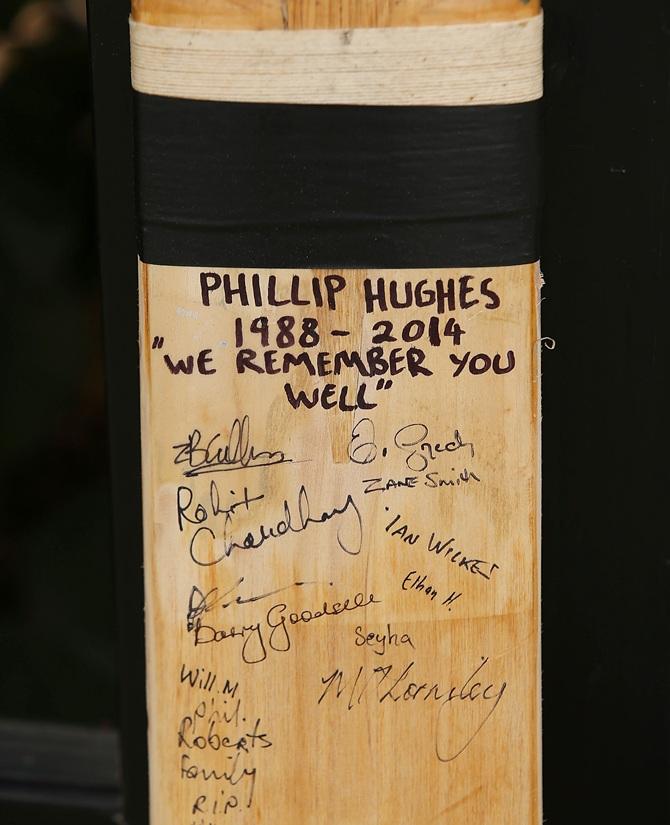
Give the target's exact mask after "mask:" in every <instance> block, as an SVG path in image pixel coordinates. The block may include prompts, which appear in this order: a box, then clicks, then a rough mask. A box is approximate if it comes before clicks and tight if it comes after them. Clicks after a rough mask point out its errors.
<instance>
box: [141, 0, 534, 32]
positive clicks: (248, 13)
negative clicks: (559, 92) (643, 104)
mask: <svg viewBox="0 0 670 825" xmlns="http://www.w3.org/2000/svg"><path fill="white" fill-rule="evenodd" d="M132 10H133V17H134V19H135V20H139V21H141V22H143V23H151V24H153V25H154V26H181V27H184V28H205V29H207V28H224V29H328V28H354V27H362V26H442V25H447V24H451V23H475V22H490V21H494V20H519V19H522V18H524V17H532V16H533V15H535V14H538V12H539V10H540V2H539V0H528V2H525V0H401V2H398V0H132Z"/></svg>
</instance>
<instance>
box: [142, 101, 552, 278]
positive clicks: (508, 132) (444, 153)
mask: <svg viewBox="0 0 670 825" xmlns="http://www.w3.org/2000/svg"><path fill="white" fill-rule="evenodd" d="M135 100H136V129H137V138H136V151H137V166H138V176H139V181H138V193H139V203H138V214H139V220H140V227H139V230H140V232H139V243H140V257H141V259H142V260H143V261H145V262H147V263H154V264H168V265H170V264H171V265H193V266H206V265H214V264H223V263H225V264H226V265H242V264H244V265H248V264H249V262H251V263H253V265H254V266H259V267H263V266H265V267H273V266H276V267H280V266H289V267H361V268H364V267H425V266H435V267H438V266H439V267H444V266H505V265H514V264H522V263H529V262H531V261H535V260H537V258H538V250H537V242H536V241H537V213H538V203H539V186H538V129H537V126H538V103H537V102H530V103H519V104H507V105H490V106H447V107H435V106H324V105H290V104H266V103H263V104H259V103H223V102H216V101H201V100H185V99H179V98H167V97H158V96H154V95H146V94H141V93H136V94H135Z"/></svg>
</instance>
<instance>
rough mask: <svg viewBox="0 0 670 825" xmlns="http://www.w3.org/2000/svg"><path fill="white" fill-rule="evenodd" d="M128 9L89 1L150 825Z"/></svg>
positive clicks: (118, 499)
mask: <svg viewBox="0 0 670 825" xmlns="http://www.w3.org/2000/svg"><path fill="white" fill-rule="evenodd" d="M129 13H130V8H129V4H128V3H127V2H124V1H122V0H89V2H88V21H89V41H90V53H91V68H92V76H93V112H94V128H95V145H96V155H97V162H96V165H97V206H98V246H99V252H100V273H101V277H102V285H103V307H104V327H105V347H106V367H107V398H108V413H109V443H110V456H111V473H112V498H113V507H114V525H113V532H114V545H115V562H116V592H117V605H118V623H119V648H120V663H119V664H120V667H119V672H120V674H121V684H120V686H119V691H120V703H121V719H122V758H123V792H124V810H125V820H126V822H127V823H128V825H145V823H146V822H148V763H147V740H146V730H147V717H146V703H145V664H144V586H143V571H142V496H141V466H140V447H141V441H140V419H139V352H138V306H137V252H136V249H137V245H136V238H135V200H134V199H135V195H134V170H133V126H132V123H133V116H132V115H133V113H132V94H131V86H130V54H129V38H128V15H129Z"/></svg>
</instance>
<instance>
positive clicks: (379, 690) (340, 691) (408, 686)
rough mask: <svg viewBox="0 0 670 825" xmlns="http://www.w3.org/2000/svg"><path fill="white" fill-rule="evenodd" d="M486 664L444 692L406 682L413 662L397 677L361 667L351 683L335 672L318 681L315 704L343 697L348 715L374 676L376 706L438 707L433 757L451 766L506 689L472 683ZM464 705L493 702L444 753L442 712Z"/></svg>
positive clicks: (390, 670)
mask: <svg viewBox="0 0 670 825" xmlns="http://www.w3.org/2000/svg"><path fill="white" fill-rule="evenodd" d="M488 662H489V659H488V656H482V657H481V662H480V664H479V665H478V666H477V667H476V668H475V670H474V671H473V672H472V673H471V674H470V676H468V678H467V679H466V680H465V682H463V684H461V685H450V686H449V687H448V688H447V687H443V686H442V685H440V683H439V682H433V681H432V680H430V682H432V684H430V682H414V681H408V680H409V677H410V675H412V676H413V673H412V670H413V668H414V665H415V662H409V664H407V665H406V666H405V667H404V669H403V670H402V671H401V672H400V673H399V675H398V671H399V668H397V669H394V668H395V666H394V665H378V666H377V667H375V668H371V669H368V670H370V671H371V672H366V668H365V667H363V666H361V667H359V668H358V672H357V673H356V676H355V678H354V679H353V681H352V680H351V679H350V680H349V681H346V679H345V675H344V671H342V670H341V669H340V668H337V669H336V670H334V671H333V672H332V673H331V674H329V675H328V676H324V677H322V678H321V684H322V685H324V688H323V690H322V692H321V695H320V696H319V698H318V700H317V704H319V705H320V704H321V702H323V701H324V700H325V699H326V698H332V699H333V701H335V700H337V699H339V698H340V697H341V696H342V695H345V697H346V700H347V704H346V708H347V710H349V711H350V710H352V709H353V708H354V707H356V706H357V705H360V704H361V700H362V698H363V696H364V695H367V696H369V692H368V688H369V686H370V684H371V682H373V680H374V677H375V676H376V677H377V680H376V683H375V687H376V696H375V699H376V701H378V702H379V704H380V705H381V704H384V702H386V701H390V702H394V703H398V702H416V701H418V700H421V701H423V702H428V701H432V702H437V703H439V705H440V709H439V711H438V715H437V725H436V733H435V755H436V756H437V758H438V759H439V761H440V762H452V761H453V760H454V759H456V758H457V757H459V756H460V755H461V754H462V753H463V752H464V751H465V750H466V749H467V748H468V746H469V745H470V744H471V743H472V741H473V739H474V738H475V737H476V736H477V734H478V733H479V732H480V731H481V729H482V728H483V727H484V725H485V724H486V722H487V721H488V720H489V719H490V718H491V716H492V715H493V712H494V711H495V709H496V708H497V707H498V703H499V702H500V700H501V699H502V697H503V694H504V692H505V689H506V688H507V682H501V683H500V684H499V685H496V684H495V683H494V682H489V683H488V684H486V682H487V681H488V680H487V679H483V681H481V682H479V681H477V682H476V681H474V680H475V677H477V676H478V674H480V672H481V671H483V670H484V668H485V667H486V665H487V664H488ZM479 678H483V674H482V675H480V676H479ZM429 685H430V686H429ZM466 701H470V702H473V703H474V702H482V703H485V702H493V704H492V705H491V707H490V709H489V710H488V711H487V712H486V713H485V714H484V716H483V718H482V719H481V721H480V723H479V725H478V726H477V727H476V729H475V731H474V733H472V734H471V735H470V736H469V737H468V738H467V739H466V741H465V742H464V743H463V744H462V745H461V746H460V747H457V748H456V749H455V750H451V751H450V752H447V749H446V748H445V747H444V744H443V741H442V736H443V734H442V724H443V722H442V714H443V711H444V710H445V708H447V707H449V706H450V705H451V703H452V702H453V703H458V702H466Z"/></svg>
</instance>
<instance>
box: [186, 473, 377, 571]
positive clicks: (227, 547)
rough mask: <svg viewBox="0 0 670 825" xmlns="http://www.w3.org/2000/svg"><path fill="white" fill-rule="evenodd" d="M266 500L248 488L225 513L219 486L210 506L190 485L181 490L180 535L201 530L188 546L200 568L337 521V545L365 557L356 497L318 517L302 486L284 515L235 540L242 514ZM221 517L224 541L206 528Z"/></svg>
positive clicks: (282, 508)
mask: <svg viewBox="0 0 670 825" xmlns="http://www.w3.org/2000/svg"><path fill="white" fill-rule="evenodd" d="M261 498H263V496H262V495H258V496H250V495H249V491H248V490H247V488H246V487H245V488H244V497H243V498H242V499H240V500H239V501H237V502H234V503H233V504H232V505H230V506H228V507H221V501H220V496H219V490H218V487H217V485H216V482H214V481H212V482H211V483H210V491H209V500H208V501H205V503H203V502H201V501H195V499H194V495H193V490H191V488H190V487H188V486H186V485H180V486H179V487H178V488H177V523H178V526H179V530H180V532H183V531H184V529H185V526H186V525H187V524H194V525H198V529H197V530H195V531H194V533H193V535H192V537H191V541H190V544H189V553H190V556H191V558H192V559H193V561H194V562H195V563H196V564H197V565H199V566H201V567H210V566H212V565H215V564H218V563H219V562H221V561H223V560H224V559H226V558H228V557H229V556H230V555H231V554H232V553H233V552H234V551H235V550H258V549H259V548H261V547H262V546H263V545H264V544H265V543H266V542H268V541H271V540H278V539H281V538H283V537H284V536H287V535H289V534H291V533H302V532H304V531H305V530H307V529H308V528H309V527H310V526H311V525H315V524H325V523H326V522H328V521H331V520H335V519H336V520H338V522H339V523H338V529H337V534H336V538H337V544H338V546H339V548H340V549H341V550H343V551H344V552H345V553H347V554H348V555H350V556H356V555H358V554H359V553H360V551H361V544H362V540H363V520H362V518H361V513H360V510H359V509H358V506H357V505H356V502H355V501H354V498H353V496H352V494H351V493H347V495H346V498H345V499H344V501H343V502H342V503H341V504H338V505H336V506H334V507H330V508H325V509H322V508H317V510H316V512H313V508H312V504H311V501H310V498H309V494H308V492H307V489H306V487H305V485H304V484H301V485H300V487H299V489H298V492H297V495H296V496H295V500H294V501H291V502H290V503H289V500H288V499H287V498H285V499H284V501H283V502H282V504H281V505H280V506H279V510H280V515H279V516H275V517H274V519H273V520H271V523H270V524H259V525H258V526H257V527H254V528H253V529H251V530H248V531H247V532H246V533H245V534H244V537H243V538H235V537H231V530H232V528H233V526H234V525H233V522H234V516H235V513H236V511H237V509H238V508H240V507H242V508H244V509H245V510H249V509H250V506H251V504H252V503H253V502H256V501H259V500H260V499H261ZM217 516H219V517H221V516H222V517H223V519H222V520H223V526H222V529H221V528H219V529H220V535H218V534H217V532H216V531H215V530H213V529H212V528H211V527H209V526H208V524H205V522H209V523H211V520H212V519H214V518H216V517H217ZM218 539H221V544H222V549H220V550H218V551H217V550H216V549H215V546H216V542H217V540H218Z"/></svg>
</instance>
